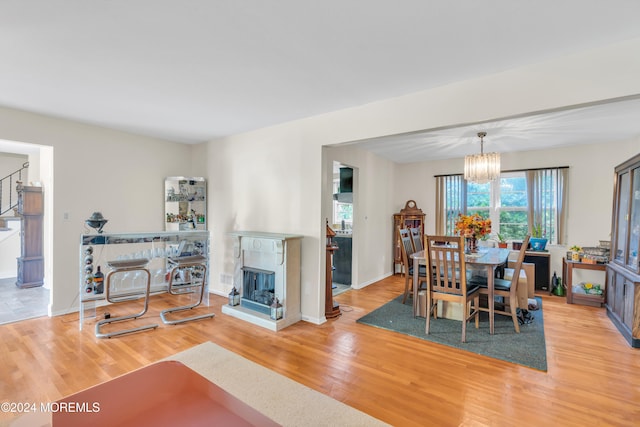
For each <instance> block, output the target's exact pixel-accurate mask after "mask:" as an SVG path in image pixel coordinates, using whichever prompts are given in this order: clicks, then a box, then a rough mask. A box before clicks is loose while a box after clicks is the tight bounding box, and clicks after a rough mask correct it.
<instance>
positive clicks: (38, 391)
mask: <svg viewBox="0 0 640 427" xmlns="http://www.w3.org/2000/svg"><path fill="white" fill-rule="evenodd" d="M403 286H404V280H403V279H402V278H401V277H399V276H396V277H391V278H388V279H385V280H383V281H381V282H378V283H375V284H373V285H371V286H369V287H367V288H365V289H362V290H351V291H349V292H345V293H343V294H341V295H339V296H337V297H336V298H335V299H336V301H338V302H339V303H340V304H341V308H342V311H343V314H342V316H340V317H338V318H336V319H333V320H330V321H328V322H326V323H325V324H323V325H319V326H318V325H312V324H309V323H306V322H299V323H297V324H295V325H293V326H290V327H288V328H286V329H284V330H282V331H280V332H277V333H276V332H271V331H268V330H266V329H263V328H260V327H257V326H254V325H252V324H249V323H247V322H243V321H241V320H238V319H235V318H232V317H230V316H227V315H224V314H222V313H221V309H220V308H221V305H222V304H224V303H226V300H225V298H222V297H217V296H213V295H212V296H211V304H212V307H207V308H205V309H204V310H213V311H214V312H215V313H216V317H215V318H214V319H212V320H202V321H197V322H190V323H186V324H184V325H176V326H166V325H163V324H162V322H161V321H160V319H159V311H160V310H162V309H164V308H166V307H168V306H169V305H173V301H172V300H171V299H169V298H168V297H167V296H166V295H162V296H156V297H154V298H153V299H152V301H151V305H150V311H149V313H147V315H145V317H143V318H141V319H138V320H136V321H135V322H137V324H142V323H144V324H146V323H158V324H160V327H159V328H158V329H156V330H152V331H147V332H140V333H136V334H130V335H125V336H121V337H117V338H112V339H97V338H95V336H94V329H93V322H92V321H90V322H88V324H86V325H85V328H84V330H83V331H79V330H78V316H77V314H71V315H66V316H59V317H54V318H46V317H45V318H39V319H32V320H26V321H23V322H18V323H12V324H5V325H0V401H2V402H5V401H10V402H36V403H37V404H38V405H39V403H40V402H51V401H54V400H57V399H59V398H61V397H63V396H65V395H68V394H71V393H74V392H77V391H79V390H82V389H84V388H87V387H90V386H93V385H95V384H98V383H100V382H103V381H106V380H109V379H111V378H114V377H116V376H119V375H122V374H125V373H127V372H130V371H132V370H134V369H137V368H140V367H142V366H145V365H148V364H150V363H152V362H155V361H158V360H159V359H162V358H164V357H167V356H169V355H172V354H174V353H177V352H179V351H182V350H186V349H188V348H190V347H192V346H194V345H197V344H199V343H202V342H206V341H212V342H214V343H217V344H218V345H221V346H223V347H225V348H227V349H229V350H231V351H234V352H236V353H238V354H240V355H242V356H244V357H246V358H247V359H250V360H253V361H255V362H257V363H259V364H261V365H263V366H266V367H268V368H270V369H272V370H274V371H276V372H279V373H281V374H283V375H285V376H287V377H289V378H292V379H293V380H295V381H298V382H300V383H302V384H305V385H307V386H309V387H311V388H313V389H315V390H318V391H320V392H322V393H324V394H327V395H329V396H331V397H333V398H334V399H337V400H340V401H342V402H344V403H346V404H348V405H350V406H352V407H354V408H357V409H359V410H361V411H364V412H366V413H368V414H370V415H372V416H374V417H376V418H379V419H381V420H383V421H386V422H388V423H389V424H392V425H396V426H425V425H434V426H459V425H468V426H481V425H495V426H514V425H527V426H542V425H548V426H558V425H562V426H574V425H575V426H592V425H613V426H631V425H638V424H637V423H638V420H640V349H632V348H631V347H629V345H628V344H627V343H626V342H625V341H624V340H623V338H622V336H621V335H620V334H619V333H618V331H617V330H616V329H615V327H614V326H613V324H612V323H611V321H610V320H609V319H608V318H607V316H606V313H605V310H604V309H598V308H593V307H585V306H578V305H567V304H566V303H565V301H564V298H559V297H553V296H544V297H543V305H544V322H545V336H546V344H547V358H548V372H540V371H536V370H533V369H529V368H525V367H522V366H519V365H514V364H511V363H508V362H502V361H499V360H495V359H490V358H487V357H482V356H478V355H476V354H473V353H466V352H463V351H458V350H455V349H451V348H448V347H445V346H441V345H437V344H433V343H430V342H427V341H423V340H420V339H417V338H413V337H408V336H404V335H401V334H397V333H393V332H389V331H385V330H381V329H377V328H373V327H370V326H366V325H361V324H357V323H356V320H357V319H358V318H360V317H361V316H363V315H364V314H366V313H367V312H369V311H371V310H373V309H375V308H377V307H379V306H380V305H382V304H384V303H385V302H387V301H389V300H391V299H392V298H394V297H396V296H397V295H400V294H401V293H402V290H403ZM127 304H129V303H127ZM127 304H119V305H118V307H117V308H116V307H114V306H112V307H109V311H110V312H111V314H112V315H115V314H118V313H120V312H128V311H133V310H134V308H131V309H130V310H124V308H123V307H124V306H125V305H127ZM132 304H133V303H132ZM101 312H104V309H98V313H99V315H100V314H101ZM122 326H124V325H118V326H117V327H118V328H120V327H122ZM105 329H106V328H105ZM269 392H276V393H277V390H265V393H269ZM283 398H284V397H283ZM15 415H16V414H6V413H0V424H2V423H6V422H7V421H8V420H10V419H12V418H13V417H14V416H15Z"/></svg>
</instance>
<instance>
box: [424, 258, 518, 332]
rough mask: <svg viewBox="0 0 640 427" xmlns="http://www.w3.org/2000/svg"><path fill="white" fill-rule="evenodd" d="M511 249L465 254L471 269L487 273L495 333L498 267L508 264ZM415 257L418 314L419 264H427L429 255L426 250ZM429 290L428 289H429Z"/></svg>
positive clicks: (491, 321)
mask: <svg viewBox="0 0 640 427" xmlns="http://www.w3.org/2000/svg"><path fill="white" fill-rule="evenodd" d="M509 253H510V251H509V249H503V248H489V247H480V248H478V252H476V253H467V254H465V258H464V261H465V264H466V266H467V267H468V268H469V269H471V270H480V271H481V270H482V269H484V270H485V271H486V274H487V289H488V292H489V295H488V308H489V333H490V334H491V335H493V333H494V319H493V315H494V305H495V300H494V280H493V279H494V278H495V275H496V274H495V273H496V269H497V268H498V267H500V266H504V265H506V264H507V262H508V259H509ZM411 258H413V315H414V316H416V315H417V313H418V291H419V283H420V273H419V270H420V268H419V266H420V265H427V257H426V255H425V251H424V250H422V251H418V252H414V253H413V254H412V255H411ZM429 279H430V278H429V277H427V283H429ZM427 292H428V290H427ZM426 315H427V316H429V315H430V313H429V308H428V307H427V312H426Z"/></svg>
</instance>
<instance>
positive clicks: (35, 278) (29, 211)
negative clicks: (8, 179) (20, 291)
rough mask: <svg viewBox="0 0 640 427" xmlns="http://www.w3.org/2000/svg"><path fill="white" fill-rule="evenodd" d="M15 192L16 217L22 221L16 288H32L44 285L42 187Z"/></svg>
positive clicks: (19, 188) (24, 187)
mask: <svg viewBox="0 0 640 427" xmlns="http://www.w3.org/2000/svg"><path fill="white" fill-rule="evenodd" d="M17 191H18V215H20V217H21V219H22V230H21V231H20V257H19V258H18V277H17V280H16V286H17V287H19V288H33V287H36V286H42V285H43V284H44V257H43V242H42V240H43V238H44V232H43V221H42V220H43V217H44V197H43V193H42V187H30V186H22V185H19V186H18V187H17Z"/></svg>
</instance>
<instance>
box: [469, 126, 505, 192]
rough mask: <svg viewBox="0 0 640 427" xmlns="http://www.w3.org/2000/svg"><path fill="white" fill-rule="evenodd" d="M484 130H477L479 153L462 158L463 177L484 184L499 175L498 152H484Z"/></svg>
mask: <svg viewBox="0 0 640 427" xmlns="http://www.w3.org/2000/svg"><path fill="white" fill-rule="evenodd" d="M485 136H487V133H486V132H478V137H479V138H480V154H472V155H470V156H465V158H464V179H466V180H467V181H470V182H475V183H477V184H486V183H487V182H489V181H493V180H495V179H497V178H498V177H499V176H500V154H499V153H487V154H485V153H484V137H485Z"/></svg>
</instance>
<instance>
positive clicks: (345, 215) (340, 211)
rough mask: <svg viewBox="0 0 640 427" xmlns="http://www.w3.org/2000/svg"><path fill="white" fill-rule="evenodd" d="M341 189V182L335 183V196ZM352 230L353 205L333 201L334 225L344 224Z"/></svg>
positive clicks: (335, 181)
mask: <svg viewBox="0 0 640 427" xmlns="http://www.w3.org/2000/svg"><path fill="white" fill-rule="evenodd" d="M339 188H340V180H334V181H333V194H336V193H337V192H338V191H339ZM342 221H344V224H345V227H346V228H347V229H351V228H352V227H353V204H351V203H341V202H339V201H337V200H334V201H333V224H342Z"/></svg>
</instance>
